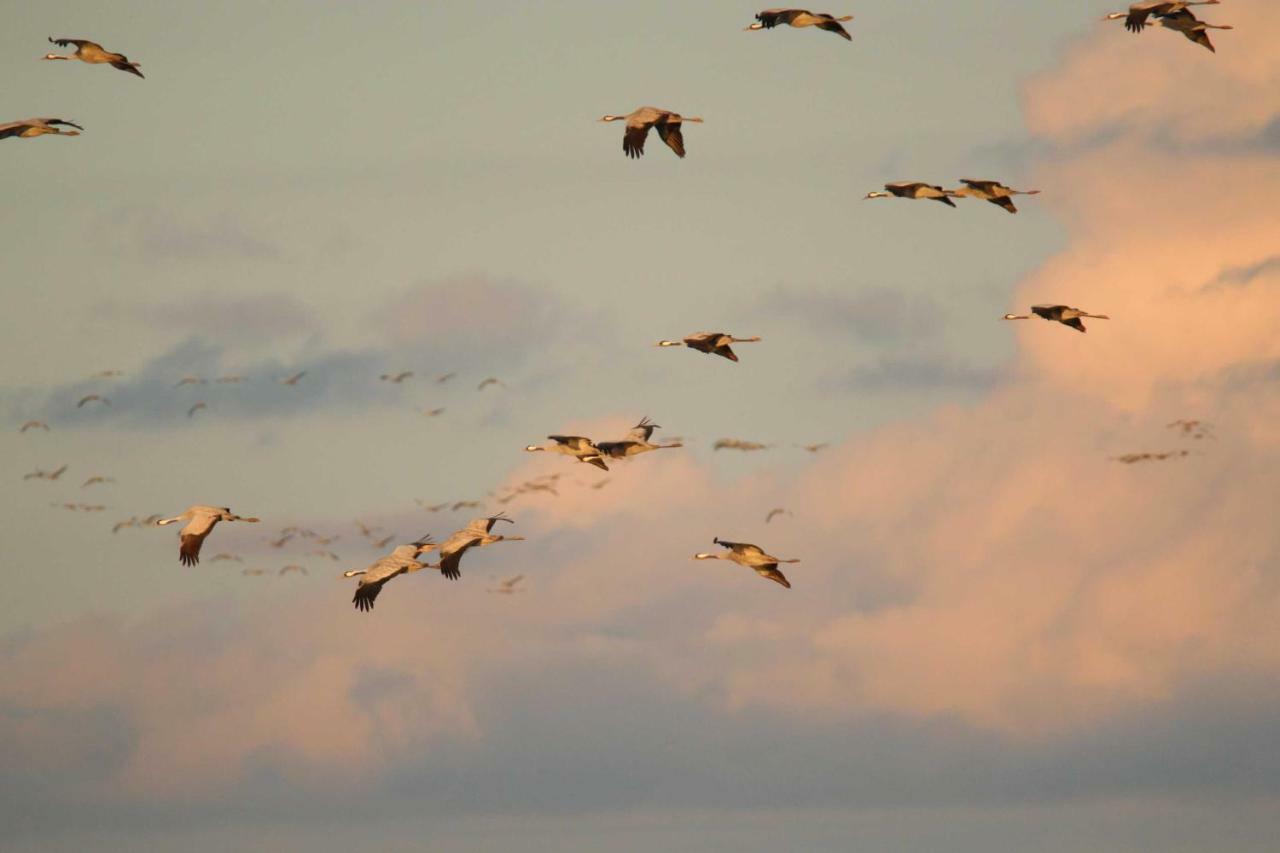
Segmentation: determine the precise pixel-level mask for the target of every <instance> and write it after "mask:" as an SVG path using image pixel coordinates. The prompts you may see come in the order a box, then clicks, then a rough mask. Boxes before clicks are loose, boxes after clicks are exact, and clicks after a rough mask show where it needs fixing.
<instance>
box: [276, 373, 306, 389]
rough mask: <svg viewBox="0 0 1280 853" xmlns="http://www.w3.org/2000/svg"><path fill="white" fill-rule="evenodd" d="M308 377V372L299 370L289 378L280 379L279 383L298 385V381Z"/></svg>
mask: <svg viewBox="0 0 1280 853" xmlns="http://www.w3.org/2000/svg"><path fill="white" fill-rule="evenodd" d="M306 375H307V371H305V370H299V371H298V372H297V373H295V374H293V375H292V376H287V377H285V378H284V379H280V380H278V381H279V383H280V384H281V385H297V384H298V380H300V379H302V377H304V376H306Z"/></svg>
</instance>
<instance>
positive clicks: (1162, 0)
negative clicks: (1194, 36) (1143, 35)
mask: <svg viewBox="0 0 1280 853" xmlns="http://www.w3.org/2000/svg"><path fill="white" fill-rule="evenodd" d="M1221 2H1222V0H1142V2H1138V3H1133V4H1131V5H1130V6H1129V11H1127V12H1112V13H1111V14H1110V15H1107V17H1106V18H1104V19H1103V20H1107V21H1115V20H1119V19H1120V18H1124V28H1125V29H1126V30H1128V31H1129V32H1131V33H1140V32H1142V30H1143V28H1144V27H1145V26H1146V25H1147V19H1148V18H1150V17H1151V16H1152V15H1155V16H1156V17H1157V19H1158V18H1160V17H1163V16H1165V15H1172V14H1175V13H1178V12H1183V11H1186V9H1187V7H1188V6H1217V5H1218V4H1219V3H1221Z"/></svg>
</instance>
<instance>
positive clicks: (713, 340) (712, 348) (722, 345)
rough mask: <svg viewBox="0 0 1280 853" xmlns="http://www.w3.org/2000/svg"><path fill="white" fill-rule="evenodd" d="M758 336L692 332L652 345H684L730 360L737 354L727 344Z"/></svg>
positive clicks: (755, 338)
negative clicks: (747, 336)
mask: <svg viewBox="0 0 1280 853" xmlns="http://www.w3.org/2000/svg"><path fill="white" fill-rule="evenodd" d="M759 340H760V338H759V337H758V336H756V337H750V338H735V337H734V336H733V335H730V334H728V333H727V332H694V333H693V334H692V335H688V336H687V337H685V338H683V339H681V340H678V341H658V342H657V343H656V344H654V346H659V347H678V346H686V347H688V348H689V349H695V350H697V351H698V352H704V353H707V354H709V355H718V356H720V357H721V358H727V359H729V360H730V361H737V360H738V355H737V353H735V352H734V351H733V349H732V347H730V346H729V344H753V343H756V342H757V341H759Z"/></svg>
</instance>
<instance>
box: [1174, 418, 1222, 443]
mask: <svg viewBox="0 0 1280 853" xmlns="http://www.w3.org/2000/svg"><path fill="white" fill-rule="evenodd" d="M1165 429H1173V430H1178V431H1179V432H1181V433H1182V434H1183V435H1184V436H1187V437H1190V438H1195V439H1201V438H1213V424H1208V423H1205V422H1204V421H1197V420H1189V419H1186V418H1181V419H1179V420H1176V421H1173V422H1172V423H1168V424H1165Z"/></svg>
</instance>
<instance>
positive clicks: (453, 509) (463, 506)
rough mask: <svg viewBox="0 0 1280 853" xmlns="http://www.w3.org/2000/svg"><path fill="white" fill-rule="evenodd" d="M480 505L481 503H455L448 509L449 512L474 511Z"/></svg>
mask: <svg viewBox="0 0 1280 853" xmlns="http://www.w3.org/2000/svg"><path fill="white" fill-rule="evenodd" d="M481 505H482V502H481V501H455V502H454V503H453V505H452V506H450V507H449V511H450V512H457V511H458V510H460V509H476V508H477V507H479V506H481Z"/></svg>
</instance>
